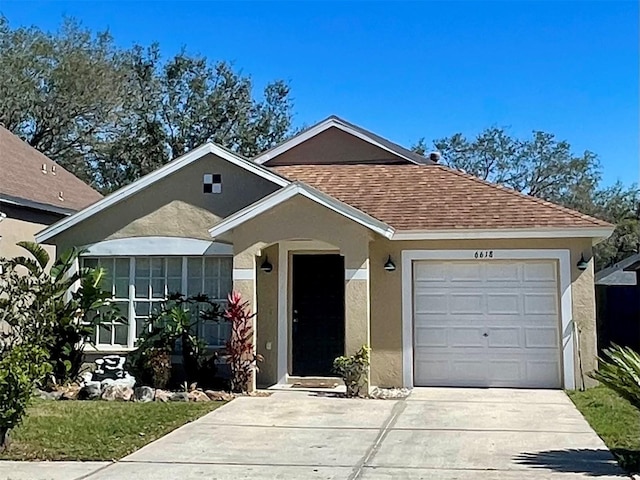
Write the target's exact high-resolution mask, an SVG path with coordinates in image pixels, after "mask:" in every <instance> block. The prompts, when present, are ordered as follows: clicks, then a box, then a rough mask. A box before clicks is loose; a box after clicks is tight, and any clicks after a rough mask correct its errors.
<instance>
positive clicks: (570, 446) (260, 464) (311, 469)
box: [0, 388, 625, 480]
mask: <svg viewBox="0 0 640 480" xmlns="http://www.w3.org/2000/svg"><path fill="white" fill-rule="evenodd" d="M317 395H318V394H310V393H305V392H279V393H276V394H274V395H273V396H271V397H269V398H239V399H236V400H234V401H233V402H231V403H229V404H228V405H225V406H224V407H222V408H220V409H218V410H216V411H214V412H212V413H210V414H208V415H206V416H204V417H202V418H201V419H199V420H197V421H195V422H193V423H190V424H188V425H185V426H184V427H182V428H180V429H178V430H176V431H174V432H172V433H170V434H169V435H167V436H165V437H163V438H161V439H160V440H158V441H156V442H154V443H152V444H149V445H147V446H146V447H144V448H142V449H140V450H138V451H137V452H135V453H133V454H132V455H129V456H128V457H126V458H124V459H122V460H121V461H120V462H117V463H113V464H91V465H89V464H80V463H76V464H71V466H65V465H61V464H49V466H50V467H54V468H46V467H43V465H45V466H46V465H47V464H43V463H33V464H27V463H20V462H10V463H9V462H2V463H0V479H14V480H22V479H27V478H29V479H32V480H39V479H42V480H45V479H46V480H62V479H65V480H71V479H73V480H80V479H87V480H121V479H122V478H135V479H136V480H155V479H158V480H160V479H162V480H167V479H173V478H180V479H181V480H192V479H203V478H206V479H219V480H223V479H245V480H248V479H268V478H278V479H283V480H289V479H291V480H293V479H345V480H347V479H348V480H351V479H364V480H373V479H378V480H380V479H389V480H391V479H396V478H402V479H406V480H413V479H441V480H454V479H456V480H467V479H468V480H471V479H474V480H475V479H481V480H498V479H501V480H502V479H504V480H516V479H518V480H529V479H550V480H563V479H566V480H575V479H584V478H589V477H598V478H600V479H602V480H609V479H613V478H618V479H619V478H625V477H624V474H623V473H622V471H621V470H619V469H618V467H617V466H616V464H615V462H614V460H613V457H612V456H611V454H610V453H609V451H608V450H607V449H606V447H605V445H604V443H603V442H602V440H600V438H599V437H598V436H597V435H596V434H595V433H594V432H593V430H592V429H591V428H590V427H589V425H588V424H587V423H586V421H585V420H584V418H583V417H582V416H581V415H580V413H579V412H578V411H577V410H576V409H575V407H574V406H573V404H572V403H571V401H570V400H569V399H568V398H567V396H566V395H565V394H564V393H563V392H561V391H540V390H503V389H495V390H494V389H450V388H447V389H437V388H430V389H416V390H414V392H413V393H412V394H411V396H410V397H409V398H408V399H407V400H404V401H389V400H347V399H340V398H331V397H319V396H317ZM85 467H86V468H85ZM27 470H28V471H27Z"/></svg>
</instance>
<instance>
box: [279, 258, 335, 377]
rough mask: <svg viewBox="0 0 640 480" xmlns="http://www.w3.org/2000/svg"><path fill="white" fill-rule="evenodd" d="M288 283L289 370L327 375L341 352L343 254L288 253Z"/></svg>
mask: <svg viewBox="0 0 640 480" xmlns="http://www.w3.org/2000/svg"><path fill="white" fill-rule="evenodd" d="M291 284H292V285H291V287H292V288H291V305H292V310H291V373H292V375H294V376H296V377H328V376H331V375H332V373H333V372H332V365H333V360H334V358H336V357H338V356H340V355H344V287H345V285H344V257H342V256H341V255H339V254H335V253H330V252H328V253H325V254H309V253H294V254H292V256H291Z"/></svg>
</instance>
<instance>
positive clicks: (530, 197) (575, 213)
mask: <svg viewBox="0 0 640 480" xmlns="http://www.w3.org/2000/svg"><path fill="white" fill-rule="evenodd" d="M425 167H438V168H440V169H442V170H444V171H447V172H450V173H453V174H455V175H458V176H460V177H463V178H467V179H469V180H472V181H475V182H477V183H481V184H483V185H487V186H489V187H493V188H495V189H497V190H501V191H503V192H507V193H510V194H512V195H515V196H517V197H520V198H524V199H527V200H532V201H534V202H536V203H538V204H540V205H544V206H545V207H549V208H553V209H556V210H560V211H562V212H564V213H567V214H570V215H572V216H574V217H577V218H580V219H582V220H587V221H590V222H591V223H593V224H594V225H598V226H612V224H610V223H609V222H606V221H604V220H601V219H599V218H596V217H594V216H592V215H587V214H586V213H582V212H579V211H578V210H574V209H571V208H568V207H564V206H562V205H558V204H557V203H553V202H549V201H548V200H544V199H542V198H538V197H534V196H533V195H527V194H526V193H522V192H519V191H517V190H514V189H513V188H509V187H506V186H504V185H500V184H498V183H492V182H489V181H488V180H484V179H482V178H479V177H476V176H475V175H471V174H470V173H466V172H461V171H460V170H456V169H455V168H451V167H448V166H446V165H425Z"/></svg>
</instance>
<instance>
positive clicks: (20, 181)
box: [0, 126, 102, 214]
mask: <svg viewBox="0 0 640 480" xmlns="http://www.w3.org/2000/svg"><path fill="white" fill-rule="evenodd" d="M0 172H2V173H1V174H0V202H5V203H11V204H14V205H21V206H27V207H31V208H37V209H40V210H47V211H53V212H57V213H63V214H69V213H71V212H75V211H77V210H81V209H82V208H84V207H86V206H87V205H90V204H92V203H93V202H95V201H97V200H99V199H101V198H102V195H100V193H98V192H97V191H95V190H94V189H93V188H91V187H90V186H89V185H87V184H86V183H84V182H83V181H82V180H80V179H79V178H78V177H76V176H75V175H73V174H72V173H71V172H69V171H67V170H65V169H64V168H62V167H61V166H60V165H58V164H56V163H55V162H54V161H53V160H51V159H50V158H48V157H46V156H45V155H44V154H42V153H40V152H39V151H38V150H36V149H35V148H33V147H32V146H30V145H29V144H27V143H26V142H24V141H22V140H21V139H20V138H19V137H17V136H16V135H14V134H13V133H11V132H10V131H9V130H7V129H6V128H4V127H2V126H0ZM44 172H46V173H44Z"/></svg>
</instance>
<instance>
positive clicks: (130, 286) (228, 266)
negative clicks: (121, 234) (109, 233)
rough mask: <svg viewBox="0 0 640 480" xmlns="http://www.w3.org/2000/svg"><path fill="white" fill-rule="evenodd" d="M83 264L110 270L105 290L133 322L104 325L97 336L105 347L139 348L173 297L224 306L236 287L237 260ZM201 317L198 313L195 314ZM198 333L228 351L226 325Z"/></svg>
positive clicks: (202, 326)
mask: <svg viewBox="0 0 640 480" xmlns="http://www.w3.org/2000/svg"><path fill="white" fill-rule="evenodd" d="M83 265H84V266H87V267H98V266H100V267H102V268H104V269H105V270H106V275H105V278H104V280H103V288H104V289H105V290H107V291H109V292H111V295H112V298H113V301H114V304H115V305H116V306H117V308H118V309H119V311H120V313H121V315H122V316H123V317H124V318H126V319H128V323H120V322H113V323H108V324H102V325H100V327H99V328H98V331H97V333H96V339H95V341H96V344H97V345H98V346H99V347H100V346H102V347H104V346H111V347H129V348H133V347H134V346H135V341H136V339H137V338H138V337H139V336H140V334H141V332H142V331H143V329H144V328H145V325H146V324H147V321H148V319H149V316H150V315H151V314H152V313H153V312H154V311H156V309H158V307H159V306H160V304H161V303H162V302H163V301H164V300H165V299H166V298H167V296H168V295H169V294H171V293H183V294H185V295H187V296H192V295H197V294H199V293H204V294H206V295H208V296H209V298H210V299H211V300H213V301H216V302H218V303H222V304H224V303H225V302H226V299H227V295H228V294H229V292H230V291H231V288H232V279H231V278H232V277H231V275H232V273H231V272H232V258H231V257H135V258H126V257H115V258H112V257H86V258H84V259H83ZM192 314H193V315H196V316H197V314H198V309H197V308H195V309H194V311H192ZM197 328H198V331H197V334H198V336H199V337H200V338H202V339H204V340H205V341H206V342H207V344H208V345H209V346H212V347H220V346H223V345H224V344H225V343H226V341H227V338H228V336H229V333H230V326H229V325H228V324H227V323H226V322H220V323H212V322H206V323H204V322H198V325H197Z"/></svg>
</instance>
